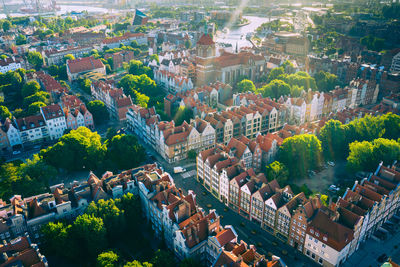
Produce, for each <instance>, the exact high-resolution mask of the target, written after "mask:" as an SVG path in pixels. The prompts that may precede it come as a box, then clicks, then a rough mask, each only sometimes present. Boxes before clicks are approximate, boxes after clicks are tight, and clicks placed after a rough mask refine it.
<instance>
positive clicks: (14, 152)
mask: <svg viewBox="0 0 400 267" xmlns="http://www.w3.org/2000/svg"><path fill="white" fill-rule="evenodd" d="M18 154H21V151H19V150H15V151H13V155H18Z"/></svg>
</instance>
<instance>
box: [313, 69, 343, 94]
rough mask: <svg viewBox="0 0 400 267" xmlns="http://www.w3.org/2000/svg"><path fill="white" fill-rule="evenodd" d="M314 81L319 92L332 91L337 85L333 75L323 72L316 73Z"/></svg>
mask: <svg viewBox="0 0 400 267" xmlns="http://www.w3.org/2000/svg"><path fill="white" fill-rule="evenodd" d="M314 79H315V82H316V84H317V88H318V91H320V92H329V91H332V90H333V89H335V87H336V85H339V81H338V77H337V76H336V75H335V74H332V73H329V72H325V71H323V70H321V71H319V72H317V73H316V74H315V75H314Z"/></svg>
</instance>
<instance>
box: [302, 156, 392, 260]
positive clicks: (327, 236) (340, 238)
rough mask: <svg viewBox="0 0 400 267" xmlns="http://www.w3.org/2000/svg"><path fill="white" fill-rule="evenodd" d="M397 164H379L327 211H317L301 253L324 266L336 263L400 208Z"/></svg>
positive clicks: (349, 254)
mask: <svg viewBox="0 0 400 267" xmlns="http://www.w3.org/2000/svg"><path fill="white" fill-rule="evenodd" d="M399 171H400V165H399V164H398V163H395V164H394V165H393V166H392V167H391V168H389V167H385V166H383V164H382V163H381V164H380V165H379V166H378V168H377V170H376V171H375V172H374V173H371V174H369V175H368V176H367V177H365V178H363V179H362V180H361V182H358V181H356V182H355V183H354V186H353V188H352V189H351V190H350V189H347V190H346V192H345V193H344V195H343V197H341V198H339V199H338V201H337V202H336V204H335V205H334V207H333V208H332V209H331V210H329V211H323V212H322V211H319V212H318V213H317V215H316V216H315V218H314V219H313V221H312V222H311V224H310V226H309V227H308V229H307V234H306V243H305V245H304V254H306V255H307V256H309V257H310V258H311V259H313V260H315V261H316V262H318V263H320V264H321V265H323V266H339V265H341V264H342V263H343V262H345V261H346V259H348V258H349V257H350V256H351V255H352V254H353V253H354V252H355V251H357V250H358V248H359V246H360V244H361V243H362V242H365V241H366V240H367V239H368V238H370V237H372V236H373V235H374V233H375V232H376V231H377V230H378V229H382V227H381V226H382V225H383V223H385V222H387V221H388V220H389V219H390V218H392V217H393V216H394V215H395V214H398V212H399V211H400V172H399Z"/></svg>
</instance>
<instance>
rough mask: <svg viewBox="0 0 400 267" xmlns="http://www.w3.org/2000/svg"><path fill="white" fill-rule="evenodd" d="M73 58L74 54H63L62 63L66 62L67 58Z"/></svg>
mask: <svg viewBox="0 0 400 267" xmlns="http://www.w3.org/2000/svg"><path fill="white" fill-rule="evenodd" d="M74 59H75V57H74V55H72V54H67V55H65V56H64V59H63V60H64V63H66V62H67V60H74Z"/></svg>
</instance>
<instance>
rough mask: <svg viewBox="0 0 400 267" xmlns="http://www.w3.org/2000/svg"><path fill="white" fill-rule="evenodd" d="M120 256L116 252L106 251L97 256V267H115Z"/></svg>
mask: <svg viewBox="0 0 400 267" xmlns="http://www.w3.org/2000/svg"><path fill="white" fill-rule="evenodd" d="M118 259H119V256H118V254H117V253H115V252H114V251H112V250H110V251H105V252H102V253H100V254H99V255H98V256H97V262H96V263H97V264H96V266H97V267H114V266H116V264H117V263H118Z"/></svg>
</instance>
